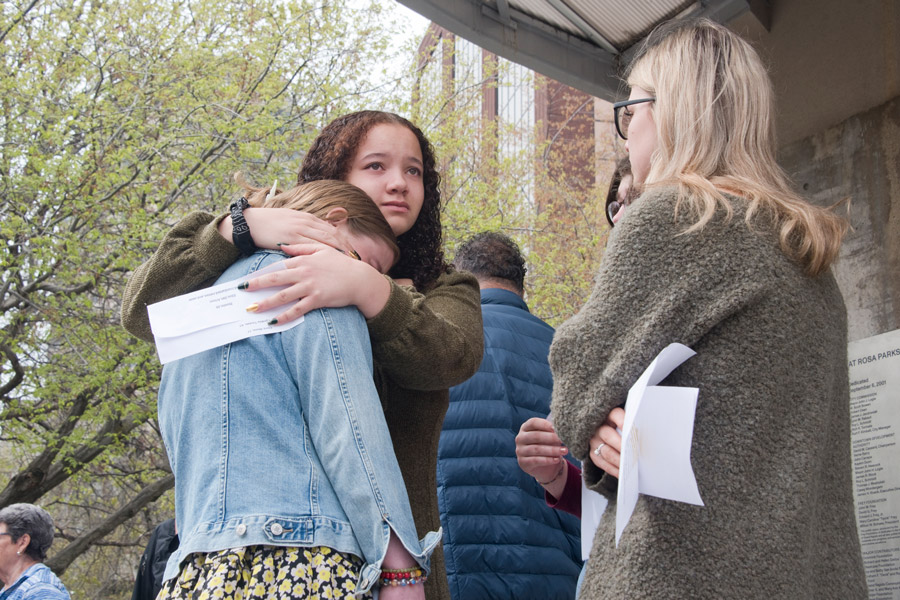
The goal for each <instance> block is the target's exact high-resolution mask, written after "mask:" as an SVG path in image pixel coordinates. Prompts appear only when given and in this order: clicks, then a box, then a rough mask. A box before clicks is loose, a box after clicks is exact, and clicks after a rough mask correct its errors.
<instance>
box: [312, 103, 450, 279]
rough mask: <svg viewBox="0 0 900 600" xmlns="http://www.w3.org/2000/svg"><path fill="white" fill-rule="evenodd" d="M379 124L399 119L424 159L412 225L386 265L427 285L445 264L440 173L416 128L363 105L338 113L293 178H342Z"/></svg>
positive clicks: (396, 273) (395, 273)
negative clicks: (391, 264) (420, 195)
mask: <svg viewBox="0 0 900 600" xmlns="http://www.w3.org/2000/svg"><path fill="white" fill-rule="evenodd" d="M381 124H393V125H402V126H403V127H406V128H407V129H409V130H410V131H412V132H413V134H414V135H415V136H416V139H417V140H419V147H420V149H421V150H422V163H423V165H424V169H423V176H422V183H423V184H424V187H425V198H424V202H423V203H422V210H421V212H420V213H419V218H418V219H416V222H415V223H414V224H413V226H412V228H411V229H410V230H409V231H407V232H406V233H404V234H402V235H400V236H398V237H397V245H398V246H400V260H399V261H397V264H396V265H394V268H393V269H391V272H390V275H391V276H392V277H395V278H401V277H402V278H409V279H412V280H413V283H414V284H415V286H416V288H417V289H419V290H422V291H424V290H426V289H428V288H429V287H430V286H431V284H432V283H433V282H434V281H435V280H436V279H437V278H438V276H439V275H441V274H442V273H445V272H446V271H447V270H448V268H449V266H448V264H447V263H446V262H445V260H444V250H443V240H442V230H441V192H440V184H441V176H440V175H439V174H438V172H437V169H436V168H435V160H434V149H433V148H432V147H431V143H430V142H429V141H428V138H426V137H425V134H424V133H422V131H421V130H420V129H419V128H418V127H416V126H415V125H413V124H412V123H411V122H409V121H408V120H407V119H404V118H403V117H401V116H399V115H395V114H394V113H389V112H383V111H377V110H363V111H359V112H354V113H350V114H346V115H344V116H342V117H338V118H337V119H335V120H333V121H332V122H331V123H329V124H328V125H326V126H325V128H324V129H322V132H321V133H319V135H318V136H317V137H316V139H315V140H314V141H313V143H312V146H310V148H309V152H307V153H306V156H305V157H304V158H303V164H302V165H300V173H299V174H298V175H297V183H306V182H309V181H317V180H320V179H341V180H343V179H345V178H346V177H347V174H348V173H349V172H350V167H351V165H352V161H353V158H354V157H355V156H356V151H357V149H358V148H359V146H360V144H361V143H362V141H363V139H364V138H365V137H366V134H367V133H368V132H369V130H370V129H372V127H374V126H376V125H381Z"/></svg>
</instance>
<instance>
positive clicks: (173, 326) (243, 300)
mask: <svg viewBox="0 0 900 600" xmlns="http://www.w3.org/2000/svg"><path fill="white" fill-rule="evenodd" d="M284 268H285V266H284V262H283V261H282V262H278V263H276V264H274V265H271V266H269V267H266V268H265V269H260V270H259V271H255V272H253V273H250V274H249V275H247V276H245V277H242V278H240V279H235V280H233V281H228V282H226V283H221V284H219V285H216V286H213V287H211V288H206V289H203V290H198V291H196V292H191V293H190V294H184V295H181V296H176V297H175V298H171V299H169V300H163V301H162V302H157V303H156V304H150V305H149V306H147V314H148V315H149V316H150V329H151V330H152V331H153V338H154V340H155V341H156V352H157V354H158V355H159V362H161V363H162V364H166V363H168V362H172V361H173V360H178V359H179V358H184V357H186V356H191V355H192V354H198V353H200V352H203V351H204V350H209V349H210V348H217V347H219V346H224V345H225V344H228V343H231V342H236V341H238V340H242V339H244V338H248V337H250V336H254V335H263V334H267V333H278V332H280V331H287V330H288V329H291V328H293V327H296V326H297V325H299V324H300V323H302V322H303V317H301V318H299V319H296V320H294V321H291V322H289V323H284V324H281V325H269V324H268V323H269V321H271V320H272V319H273V318H275V317H277V316H278V315H279V314H281V313H282V312H284V310H285V308H284V306H279V307H276V308H273V309H271V310H267V311H265V312H256V313H248V312H247V307H248V306H250V305H251V304H253V303H254V302H260V301H261V300H263V299H265V298H268V297H269V296H271V295H273V294H275V293H277V292H278V291H280V290H283V289H285V287H287V286H281V287H269V288H265V289H262V290H257V291H255V292H248V291H246V290H238V289H237V288H238V284H240V283H242V282H244V281H248V280H250V279H253V278H255V277H259V276H260V275H265V274H266V273H271V272H273V271H277V270H281V269H284Z"/></svg>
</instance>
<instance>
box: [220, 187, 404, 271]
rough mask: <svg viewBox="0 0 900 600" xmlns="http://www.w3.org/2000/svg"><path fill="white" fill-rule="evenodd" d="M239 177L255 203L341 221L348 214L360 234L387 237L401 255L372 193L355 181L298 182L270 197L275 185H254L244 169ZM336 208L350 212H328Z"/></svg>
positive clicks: (349, 224) (259, 205) (391, 231)
mask: <svg viewBox="0 0 900 600" xmlns="http://www.w3.org/2000/svg"><path fill="white" fill-rule="evenodd" d="M234 179H235V181H236V182H237V183H238V185H240V186H241V187H242V188H244V191H245V197H246V198H247V202H249V203H250V205H251V206H256V207H261V208H293V209H294V210H302V211H303V212H308V213H310V214H311V215H313V216H316V217H319V218H320V219H325V220H327V221H339V220H340V219H342V218H344V216H346V218H347V227H348V228H349V229H350V231H351V232H352V233H354V234H356V235H363V236H367V237H373V238H377V239H380V240H382V241H384V242H385V243H386V244H387V245H388V247H389V248H390V249H391V252H393V253H394V260H395V261H396V259H397V258H398V257H399V256H400V248H399V247H398V246H397V237H396V236H395V235H394V232H393V230H391V226H390V225H389V224H388V222H387V220H386V219H385V218H384V215H383V214H381V210H379V208H378V206H377V205H376V204H375V203H374V202H373V201H372V199H371V198H369V196H368V194H366V193H365V192H364V191H362V190H361V189H359V188H358V187H356V186H355V185H352V184H349V183H346V182H344V181H335V180H331V179H322V180H319V181H311V182H309V183H302V184H300V185H296V186H294V187H292V188H291V189H289V190H286V191H279V190H278V189H275V190H274V193H273V195H272V197H270V198H267V196H268V195H269V192H270V191H271V188H258V187H254V186H252V185H250V184H249V183H248V182H247V180H246V179H244V177H243V175H242V174H241V173H235V175H234ZM334 208H343V209H344V210H346V211H347V214H346V215H342V216H340V217H334V216H332V217H329V216H328V212H329V211H331V210H332V209H334Z"/></svg>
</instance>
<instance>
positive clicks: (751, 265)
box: [550, 20, 867, 600]
mask: <svg viewBox="0 0 900 600" xmlns="http://www.w3.org/2000/svg"><path fill="white" fill-rule="evenodd" d="M627 82H628V85H629V86H630V88H631V95H630V98H629V100H628V101H626V102H622V103H618V104H617V105H616V106H615V116H616V125H617V127H618V129H619V133H620V135H621V136H622V137H625V138H626V139H627V142H626V148H627V150H628V152H629V158H630V162H631V167H632V173H633V176H634V186H635V187H636V188H637V189H639V190H640V191H641V195H640V197H639V198H637V199H636V200H635V201H634V202H632V203H630V204H629V205H627V207H626V208H627V210H626V212H625V214H624V216H621V218H620V219H619V220H618V222H617V223H616V227H615V228H614V229H613V231H612V233H611V236H610V241H609V245H608V247H607V250H606V254H605V256H604V260H603V264H602V265H601V267H600V271H599V273H598V276H597V278H596V281H597V283H596V287H595V288H594V291H593V293H592V295H591V297H590V299H589V300H588V302H587V303H586V304H585V306H584V307H583V308H582V309H581V311H580V312H579V313H578V314H577V315H576V316H575V317H573V318H572V319H570V320H569V321H568V322H566V323H565V324H563V325H562V326H561V327H560V328H559V329H558V330H557V333H556V337H555V339H554V344H553V347H552V350H551V356H550V363H551V366H552V368H553V376H554V393H553V405H552V411H553V414H554V419H555V421H554V424H555V426H556V428H557V431H558V433H559V436H560V438H561V440H562V441H563V443H565V444H566V445H567V447H568V448H569V449H570V450H571V451H572V453H573V454H575V455H576V456H577V457H578V458H581V459H582V460H584V478H585V480H586V481H587V483H588V485H589V486H590V487H591V488H593V489H595V490H597V491H598V492H600V493H601V494H604V495H605V496H606V497H607V498H609V500H610V505H609V508H608V509H607V513H606V515H605V516H604V517H603V520H602V522H601V524H600V527H599V529H598V531H597V534H596V537H595V538H594V545H593V548H592V550H591V556H590V560H589V562H588V566H587V572H586V575H585V579H584V583H583V586H582V588H581V594H580V596H579V598H581V599H582V600H584V599H587V600H594V599H598V600H599V599H601V598H641V599H647V598H785V599H792V600H793V599H798V598H799V599H803V598H807V599H810V600H813V599H815V600H821V599H827V598H834V599H842V600H844V599H861V598H866V597H867V591H866V583H865V578H864V574H863V569H862V560H861V554H860V546H859V538H858V534H857V529H856V520H855V516H854V508H853V487H852V483H851V463H850V415H849V386H848V373H847V316H846V309H845V307H844V303H843V300H842V298H841V293H840V291H839V289H838V286H837V284H836V282H835V279H834V277H833V275H832V273H831V265H832V263H833V262H834V261H835V260H836V258H837V256H838V251H839V248H840V244H841V239H842V237H843V236H844V233H845V231H846V230H847V223H846V221H845V220H844V219H842V218H840V217H838V216H836V215H835V214H833V213H832V212H831V211H830V210H827V209H823V208H821V207H817V206H814V205H812V204H810V203H808V202H807V201H806V200H804V199H803V198H801V197H799V196H798V195H797V193H795V192H794V191H793V190H792V188H791V185H790V183H789V181H788V179H787V177H786V176H785V174H784V173H783V172H782V170H781V169H780V168H779V167H778V165H777V164H776V162H775V141H774V135H773V119H774V108H773V93H772V86H771V83H770V81H769V78H768V76H767V74H766V70H765V67H764V66H763V64H762V63H761V61H760V59H759V57H758V55H757V54H756V52H755V51H754V50H753V49H752V47H751V46H750V45H749V44H748V43H747V42H745V41H743V40H742V39H741V38H739V37H738V36H737V35H735V34H734V33H732V32H730V31H728V30H727V29H726V28H724V27H722V26H720V25H717V24H715V23H712V22H710V21H707V20H701V21H693V22H687V23H675V24H668V25H664V26H662V27H661V28H659V29H657V30H656V31H655V32H653V33H652V34H651V35H650V36H649V37H648V40H647V41H646V43H645V44H644V46H643V47H642V49H641V51H640V52H639V53H638V54H637V56H636V58H635V60H634V61H633V63H632V66H631V68H630V70H629V72H628V75H627ZM672 342H680V343H682V344H685V345H687V346H689V347H691V348H693V349H694V350H695V351H696V352H697V355H696V356H695V357H693V358H691V359H690V360H688V361H687V362H686V363H684V364H683V365H682V366H681V367H679V368H678V369H676V370H675V371H674V372H673V373H672V375H670V376H669V377H668V378H667V379H666V380H665V381H664V383H663V384H664V385H673V386H689V387H698V388H699V389H700V394H699V399H698V402H697V409H696V416H695V424H694V434H693V442H692V447H691V462H692V465H693V468H694V471H695V474H696V477H697V484H698V486H699V490H700V494H701V496H702V498H703V501H704V504H705V506H694V505H689V504H683V503H678V502H673V501H669V500H663V499H660V498H655V497H650V496H640V497H639V499H638V502H637V506H636V507H635V510H634V513H633V515H632V517H631V520H630V521H629V523H628V525H627V526H626V528H625V530H624V533H623V535H622V537H621V540H620V542H619V545H618V548H616V546H615V541H614V535H615V514H616V503H615V501H616V491H617V483H618V479H617V476H618V468H619V451H620V449H621V437H620V435H619V434H618V433H617V431H616V428H617V427H619V428H621V427H622V425H623V419H624V410H623V409H622V408H621V406H622V405H623V404H624V402H625V398H626V394H627V391H628V389H629V388H630V387H631V385H632V384H633V383H634V382H635V380H636V379H637V377H638V376H639V375H640V374H641V372H642V371H643V370H644V368H645V367H646V366H647V365H648V364H649V363H650V361H651V360H652V359H653V358H654V357H655V356H656V355H657V354H658V353H659V351H660V350H662V349H663V348H664V347H665V346H667V345H668V344H670V343H672ZM598 426H599V427H600V429H599V432H597V428H598Z"/></svg>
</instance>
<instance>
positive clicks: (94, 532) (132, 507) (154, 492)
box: [46, 473, 175, 575]
mask: <svg viewBox="0 0 900 600" xmlns="http://www.w3.org/2000/svg"><path fill="white" fill-rule="evenodd" d="M173 487H175V475H173V474H171V473H170V474H168V475H166V476H164V477H162V478H160V479H157V480H156V481H154V482H153V483H151V484H150V485H148V486H147V487H145V488H144V489H142V490H141V491H140V492H139V493H138V495H137V496H135V497H134V498H132V499H131V501H130V502H129V503H128V504H126V505H125V506H123V507H122V508H120V509H119V510H117V511H116V512H114V513H113V514H111V515H110V516H109V517H107V518H106V519H105V520H104V521H103V522H101V523H100V524H99V525H97V526H96V527H94V528H93V529H91V530H88V531H86V532H85V533H83V534H82V535H81V536H79V537H78V538H76V539H75V541H73V542H71V543H69V544H68V545H67V546H66V547H65V548H63V549H62V550H61V551H59V552H57V553H56V554H54V555H53V557H52V558H50V559H48V560H47V561H46V564H47V566H48V567H50V568H51V569H52V570H53V572H54V573H56V574H57V575H62V574H63V573H64V572H65V570H66V569H68V568H69V565H71V564H72V562H73V561H74V560H75V559H76V558H78V557H79V556H81V554H82V553H84V552H85V551H86V550H87V549H88V548H90V547H91V546H92V545H93V544H94V543H96V542H97V540H100V539H102V538H104V537H105V536H107V535H108V534H109V533H110V532H111V531H113V530H114V529H115V528H116V527H118V526H119V525H121V524H122V523H124V522H125V521H128V520H129V519H131V518H132V517H133V516H134V515H136V514H137V513H138V511H140V510H141V509H142V508H144V507H145V506H147V505H148V504H150V503H151V502H156V500H157V499H158V498H159V497H160V496H162V495H163V494H164V493H166V492H167V491H169V490H170V489H172V488H173Z"/></svg>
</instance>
